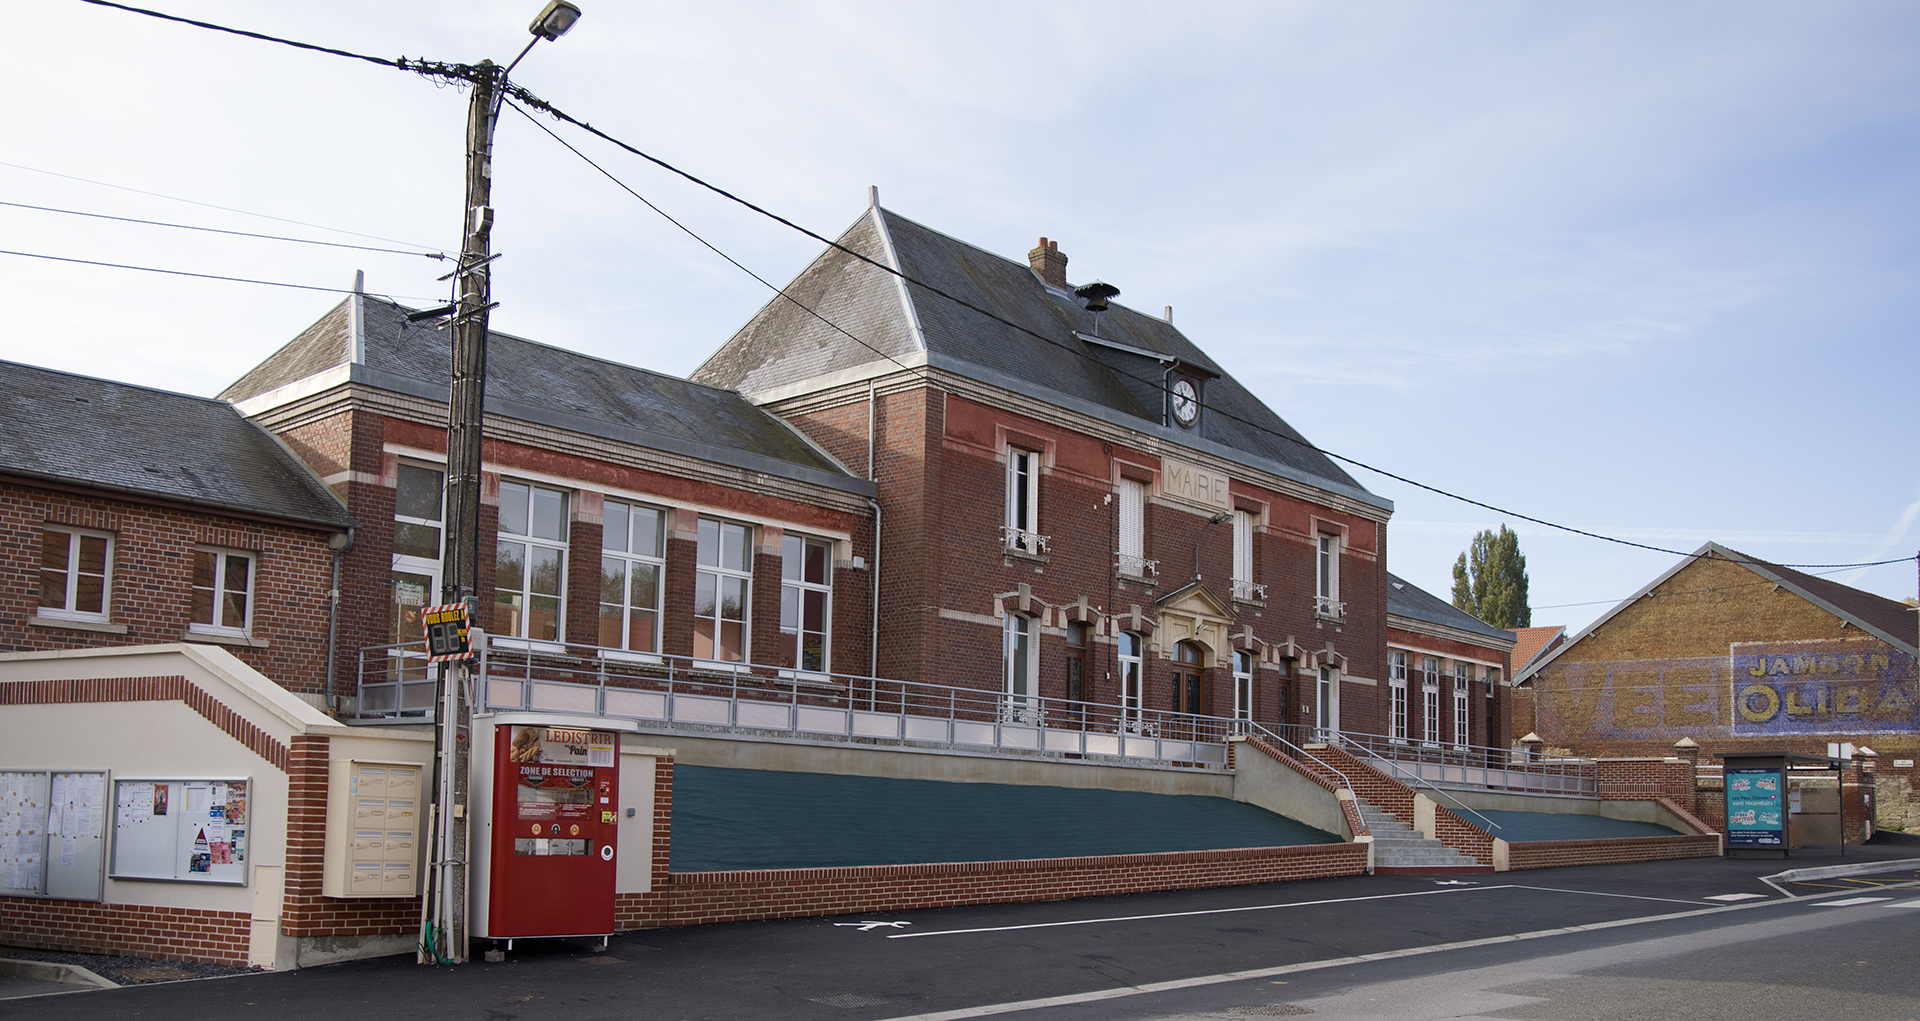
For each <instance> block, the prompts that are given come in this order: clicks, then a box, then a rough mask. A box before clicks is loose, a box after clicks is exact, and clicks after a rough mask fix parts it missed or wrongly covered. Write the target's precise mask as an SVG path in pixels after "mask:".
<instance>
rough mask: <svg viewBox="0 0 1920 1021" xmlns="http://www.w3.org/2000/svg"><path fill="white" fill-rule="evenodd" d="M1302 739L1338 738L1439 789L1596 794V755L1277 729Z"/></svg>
mask: <svg viewBox="0 0 1920 1021" xmlns="http://www.w3.org/2000/svg"><path fill="white" fill-rule="evenodd" d="M1279 729H1281V730H1282V731H1283V732H1285V733H1287V734H1288V736H1290V737H1292V738H1293V739H1294V740H1296V741H1300V742H1302V743H1306V742H1310V741H1334V742H1337V743H1338V744H1339V745H1340V746H1341V747H1342V748H1345V749H1347V750H1348V751H1350V752H1352V753H1354V754H1355V755H1357V756H1359V757H1360V758H1362V759H1365V758H1369V757H1371V758H1375V759H1382V760H1387V761H1389V762H1392V763H1393V764H1394V765H1393V766H1392V767H1387V768H1383V769H1382V772H1385V773H1388V774H1389V775H1392V776H1396V777H1398V778H1400V779H1402V780H1412V779H1418V780H1420V781H1425V782H1426V783H1430V784H1432V785H1434V786H1439V787H1455V788H1459V787H1473V788H1491V789H1494V790H1503V791H1523V792H1527V793H1532V794H1568V795H1574V796H1577V797H1595V796H1597V795H1598V793H1599V782H1600V767H1599V764H1598V763H1597V762H1595V761H1594V760H1593V759H1577V758H1549V759H1538V758H1536V759H1532V760H1527V759H1524V758H1522V757H1521V756H1519V755H1517V754H1515V753H1514V752H1512V751H1510V750H1508V749H1506V748H1488V747H1484V746H1479V745H1455V744H1445V745H1442V744H1439V743H1438V742H1434V743H1428V742H1424V741H1418V740H1413V741H1410V740H1408V739H1407V738H1395V737H1389V736H1387V735H1385V734H1356V733H1351V732H1347V731H1342V732H1340V733H1338V734H1327V733H1324V732H1314V731H1313V730H1312V729H1311V728H1308V727H1305V726H1300V727H1283V728H1279Z"/></svg>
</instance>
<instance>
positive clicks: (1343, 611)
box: [1313, 596, 1347, 620]
mask: <svg viewBox="0 0 1920 1021" xmlns="http://www.w3.org/2000/svg"><path fill="white" fill-rule="evenodd" d="M1313 615H1314V616H1316V617H1321V618H1324V619H1326V620H1346V619H1347V604H1346V603H1343V602H1341V601H1340V600H1338V599H1335V598H1333V597H1332V596H1314V597H1313Z"/></svg>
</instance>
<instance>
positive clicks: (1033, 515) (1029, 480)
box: [1004, 447, 1047, 556]
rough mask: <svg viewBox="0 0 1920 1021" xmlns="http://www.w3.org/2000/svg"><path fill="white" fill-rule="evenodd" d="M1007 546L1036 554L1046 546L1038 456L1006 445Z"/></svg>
mask: <svg viewBox="0 0 1920 1021" xmlns="http://www.w3.org/2000/svg"><path fill="white" fill-rule="evenodd" d="M1004 534H1005V537H1006V546H1007V549H1008V550H1010V551H1012V552H1016V553H1027V554H1032V555H1036V556H1037V555H1039V554H1040V553H1042V552H1045V550H1046V548H1047V537H1046V536H1044V535H1041V534H1040V455H1039V454H1036V453H1034V452H1033V451H1031V450H1022V449H1020V448H1019V447H1008V448H1007V524H1006V528H1005V530H1004Z"/></svg>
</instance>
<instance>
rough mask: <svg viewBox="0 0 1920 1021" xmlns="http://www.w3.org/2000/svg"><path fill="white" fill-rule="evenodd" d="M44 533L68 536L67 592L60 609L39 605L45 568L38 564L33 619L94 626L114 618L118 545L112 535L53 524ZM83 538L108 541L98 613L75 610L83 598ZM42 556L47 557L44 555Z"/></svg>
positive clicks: (102, 562)
mask: <svg viewBox="0 0 1920 1021" xmlns="http://www.w3.org/2000/svg"><path fill="white" fill-rule="evenodd" d="M42 530H43V532H44V533H45V534H65V535H66V537H67V559H66V565H67V566H66V568H65V572H66V575H67V586H66V588H67V591H66V592H65V593H64V594H63V595H62V597H61V603H60V605H59V606H39V605H37V604H38V603H39V601H40V596H39V592H38V589H39V574H40V571H42V570H44V568H42V567H40V566H38V565H37V564H36V566H35V568H34V578H35V589H36V591H35V594H34V602H35V604H36V605H35V607H34V611H33V612H34V616H36V617H46V618H49V619H52V620H77V621H87V622H91V623H105V622H106V621H107V620H108V619H110V618H111V617H112V616H113V566H114V565H113V557H114V546H115V545H116V543H115V542H114V536H113V533H112V532H103V531H100V530H99V529H95V528H76V527H74V526H72V525H57V524H52V523H48V524H47V525H44V526H43V529H42ZM82 538H88V539H101V540H104V542H105V548H104V550H103V556H102V558H101V567H100V570H101V575H100V609H99V610H80V609H75V605H76V604H77V603H78V601H79V597H80V540H81V539H82ZM45 541H46V540H45V538H44V536H43V538H42V539H41V542H42V543H43V544H44V542H45ZM43 548H44V547H43ZM41 555H42V556H44V553H42V554H41Z"/></svg>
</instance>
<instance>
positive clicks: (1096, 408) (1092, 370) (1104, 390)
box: [693, 206, 1392, 509]
mask: <svg viewBox="0 0 1920 1021" xmlns="http://www.w3.org/2000/svg"><path fill="white" fill-rule="evenodd" d="M839 244H841V245H844V246H845V247H847V248H848V249H851V250H852V251H855V252H858V253H860V254H861V255H864V256H866V257H868V258H870V259H873V260H874V261H875V262H878V263H880V264H882V265H886V266H891V267H894V268H895V269H898V270H899V271H900V272H901V273H904V274H905V275H906V276H908V277H912V278H913V279H915V280H918V281H923V282H924V283H926V284H928V285H931V286H932V287H933V288H938V289H939V290H940V291H944V292H946V293H947V294H951V295H954V296H955V297H958V298H960V299H962V300H964V301H965V302H967V303H969V304H971V305H974V306H977V307H979V308H982V309H986V310H988V311H990V312H992V313H993V315H994V316H997V317H998V319H995V318H991V317H989V316H986V315H982V314H981V313H979V312H976V311H974V310H973V309H971V308H967V307H963V306H961V305H959V304H956V303H954V302H953V301H951V300H948V299H947V298H944V297H942V296H941V295H939V294H936V293H934V291H933V290H930V289H929V288H928V287H925V286H921V285H919V284H906V283H903V282H902V281H901V279H900V278H899V277H897V276H894V275H893V274H890V273H887V272H885V271H884V270H881V269H878V268H876V267H874V266H871V265H868V264H866V263H864V262H861V261H860V260H859V259H857V258H854V257H853V256H850V255H848V254H846V253H845V252H842V251H839V250H838V249H832V248H830V249H828V250H826V251H825V252H823V253H821V254H820V255H819V256H818V257H817V258H815V259H814V261H813V262H812V263H811V264H809V265H808V266H807V267H806V268H805V269H804V270H802V271H801V273H800V275H799V276H798V277H796V278H795V279H794V281H793V283H792V284H790V285H789V286H788V288H787V291H786V293H787V294H790V295H792V296H793V298H794V299H795V300H796V301H797V302H800V303H804V304H805V305H806V306H807V308H801V307H800V306H799V305H798V304H796V303H795V301H789V300H787V299H786V298H783V297H776V298H775V299H774V300H773V301H771V302H769V303H768V304H767V305H766V306H765V307H763V308H761V309H760V311H759V312H758V313H756V314H755V315H754V316H753V318H752V319H750V320H748V322H747V324H746V325H745V326H742V327H741V328H740V330H739V331H738V332H737V333H735V334H734V335H733V337H732V338H731V339H729V340H728V341H727V342H726V343H725V344H724V345H722V346H721V347H720V349H719V350H718V351H716V352H715V353H714V354H713V355H712V356H711V357H710V358H708V359H707V361H706V363H705V364H703V365H701V366H700V368H698V369H696V370H695V371H694V373H693V378H694V379H697V380H700V381H703V382H707V383H712V384H714V385H717V386H725V387H730V388H735V389H738V390H741V391H743V392H745V393H748V394H752V395H755V396H756V397H761V398H769V397H771V398H774V399H777V398H778V397H780V396H786V395H789V394H792V393H797V392H804V389H805V387H806V386H807V385H819V386H825V385H831V383H832V381H833V380H834V379H835V378H836V377H838V378H840V379H849V378H858V375H859V374H860V373H868V374H871V373H875V372H886V371H899V370H900V369H902V368H906V367H918V366H920V365H931V366H933V367H935V368H940V369H945V370H948V371H952V372H956V373H959V374H961V375H964V376H967V377H968V378H972V379H978V380H980V381H982V382H986V383H989V384H992V385H994V386H998V387H1002V388H1004V389H1008V390H1012V391H1014V392H1019V393H1025V394H1027V395H1029V396H1034V397H1037V398H1039V399H1041V400H1045V401H1048V402H1049V403H1053V404H1057V405H1061V406H1063V407H1068V408H1071V409H1073V410H1076V411H1081V412H1084V413H1087V414H1091V415H1093V416H1095V417H1099V418H1103V419H1106V420H1108V421H1111V422H1114V423H1116V424H1119V425H1123V426H1125V427H1126V428H1129V429H1134V430H1138V431H1140V432H1144V433H1148V434H1153V435H1158V436H1162V437H1164V438H1165V439H1167V440H1169V441H1171V442H1173V443H1176V444H1182V445H1185V446H1189V447H1193V448H1195V449H1200V450H1206V451H1208V452H1209V453H1213V454H1216V455H1218V456H1222V457H1225V458H1228V459H1231V460H1235V461H1239V462H1241V463H1245V464H1248V465H1249V466H1252V467H1256V468H1259V469H1262V470H1266V471H1271V472H1274V473H1276V474H1280V475H1283V476H1287V477H1291V478H1294V479H1296V480H1298V481H1302V482H1307V483H1308V484H1311V485H1315V486H1318V487H1321V488H1323V489H1328V490H1331V491H1335V492H1338V493H1341V494H1342V495H1346V496H1348V497H1350V498H1352V499H1355V500H1358V501H1360V502H1364V503H1367V504H1371V505H1373V506H1376V507H1380V508H1382V509H1391V507H1392V503H1391V502H1390V501H1388V500H1386V499H1384V498H1382V497H1380V496H1377V495H1375V494H1372V493H1369V492H1367V491H1366V490H1365V489H1364V488H1362V487H1361V486H1360V484H1359V483H1358V482H1356V481H1354V479H1353V478H1352V476H1350V475H1348V474H1347V473H1346V472H1345V471H1343V470H1341V468H1340V467H1339V466H1338V465H1337V464H1335V463H1334V462H1333V461H1332V460H1331V459H1330V458H1328V457H1327V456H1326V455H1324V454H1321V453H1319V452H1318V451H1317V450H1315V449H1313V447H1312V446H1311V444H1309V443H1308V442H1307V440H1306V439H1305V437H1303V436H1301V435H1300V434H1299V433H1298V432H1297V431H1295V430H1294V428H1293V427H1292V426H1290V425H1288V424H1287V423H1286V421H1284V420H1283V419H1281V418H1280V416H1279V415H1276V414H1274V413H1273V411H1272V409H1270V408H1268V407H1267V406H1266V405H1265V404H1264V403H1262V402H1261V401H1260V399H1259V398H1258V397H1255V396H1254V395H1253V394H1252V393H1251V392H1249V391H1248V390H1247V389H1246V388H1245V387H1244V386H1242V385H1241V384H1240V383H1239V382H1238V381H1237V380H1235V379H1234V378H1233V376H1232V375H1230V374H1229V373H1227V371H1226V370H1225V369H1224V368H1222V367H1221V366H1220V365H1218V364H1217V363H1216V362H1214V360H1213V359H1212V358H1210V357H1209V356H1208V355H1207V353H1206V352H1204V351H1202V350H1200V348H1199V347H1197V346H1195V345H1194V343H1193V342H1192V341H1190V340H1188V339H1187V337H1186V336H1185V335H1184V334H1182V333H1181V332H1180V331H1179V330H1177V329H1175V328H1174V326H1173V324H1172V323H1170V322H1167V321H1165V320H1164V319H1161V318H1159V317H1157V316H1150V315H1144V314H1142V313H1139V312H1136V311H1134V310H1133V309H1130V308H1127V307H1125V306H1123V305H1119V304H1117V303H1116V304H1113V305H1112V306H1111V311H1109V312H1106V313H1104V314H1101V315H1098V316H1096V315H1095V314H1094V313H1090V312H1088V311H1086V310H1085V309H1084V308H1083V307H1081V302H1080V301H1079V300H1077V299H1075V298H1074V297H1073V295H1071V294H1069V293H1067V292H1064V291H1060V290H1056V289H1054V288H1050V287H1048V286H1047V285H1046V284H1044V283H1043V282H1041V280H1040V278H1039V277H1038V276H1037V275H1036V274H1035V273H1034V272H1033V269H1032V267H1030V266H1029V265H1028V264H1026V263H1024V262H1017V261H1015V260H1012V259H1008V258H1005V257H1003V256H999V255H995V254H993V253H991V252H988V251H986V250H984V249H981V248H979V247H976V246H974V245H970V244H968V243H966V242H964V241H959V240H956V239H954V238H952V237H948V236H947V235H945V234H942V233H940V232H938V231H935V230H933V229H931V228H928V227H926V226H923V225H921V224H919V223H915V222H914V221H912V220H909V219H906V218H905V217H902V216H899V215H896V214H894V213H891V212H888V211H886V210H884V209H881V208H880V207H878V206H873V207H870V208H869V209H868V210H867V211H866V212H865V213H864V214H862V215H861V217H860V218H859V219H858V220H856V221H855V222H854V224H853V226H851V227H849V228H848V229H847V230H846V232H845V233H843V234H841V235H840V238H839ZM808 309H811V310H812V312H809V311H808ZM813 313H818V314H817V315H815V314H813ZM1096 318H1097V319H1098V320H1099V322H1098V327H1097V329H1096V324H1095V319H1096ZM823 320H826V321H823ZM1000 320H1004V322H1003V321H1000ZM1008 323H1012V324H1014V325H1011V326H1010V325H1007V324H1008ZM836 327H838V328H837V329H836ZM842 330H844V331H845V332H841V331H842ZM1096 333H1097V334H1098V337H1099V340H1097V341H1096V340H1091V339H1089V338H1091V337H1093V335H1095V334H1096ZM849 334H851V335H852V336H851V337H850V336H848V335H849ZM856 338H857V339H856ZM1173 365H1181V366H1186V367H1188V368H1190V369H1191V371H1192V372H1193V374H1194V375H1196V376H1198V377H1199V378H1201V379H1202V380H1204V381H1205V383H1204V394H1203V397H1204V402H1203V403H1204V410H1203V412H1202V414H1201V421H1200V425H1199V427H1198V429H1197V430H1194V431H1189V430H1185V429H1180V428H1178V427H1175V426H1172V425H1168V424H1166V423H1165V422H1164V421H1163V417H1164V416H1163V403H1162V389H1161V388H1162V386H1163V380H1164V379H1165V373H1166V371H1167V369H1168V367H1169V366H1173Z"/></svg>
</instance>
